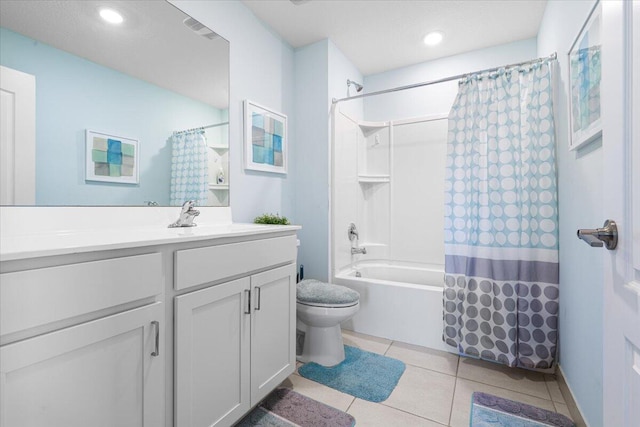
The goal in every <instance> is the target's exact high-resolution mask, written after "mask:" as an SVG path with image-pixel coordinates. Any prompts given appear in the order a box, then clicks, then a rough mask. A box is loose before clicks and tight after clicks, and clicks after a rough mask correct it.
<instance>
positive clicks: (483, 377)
mask: <svg viewBox="0 0 640 427" xmlns="http://www.w3.org/2000/svg"><path fill="white" fill-rule="evenodd" d="M458 378H465V379H468V380H472V381H476V382H479V383H484V384H488V385H493V386H496V387H501V388H506V389H508V390H513V391H517V392H520V393H526V394H530V395H532V396H536V397H540V398H542V399H547V400H551V396H550V394H549V390H548V389H547V385H546V384H545V379H544V375H543V374H541V373H538V372H533V371H527V370H525V369H518V368H510V367H508V366H505V365H500V364H497V363H491V362H486V361H484V360H476V359H470V358H466V357H461V358H460V363H459V364H458Z"/></svg>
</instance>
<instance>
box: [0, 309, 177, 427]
mask: <svg viewBox="0 0 640 427" xmlns="http://www.w3.org/2000/svg"><path fill="white" fill-rule="evenodd" d="M163 314H164V313H163V310H162V304H161V303H155V304H152V305H149V306H145V307H141V308H138V309H134V310H128V311H125V312H123V313H119V314H115V315H112V316H108V317H105V318H102V319H98V320H95V321H92V322H87V323H83V324H80V325H77V326H73V327H70V328H65V329H62V330H59V331H56V332H51V333H49V334H45V335H42V336H37V337H34V338H30V339H27V340H25V341H20V342H17V343H14V344H9V345H5V346H2V347H0V360H2V372H0V376H1V379H0V384H1V385H2V397H0V399H1V401H2V403H1V405H0V408H1V412H2V420H1V423H0V424H2V426H3V427H4V426H6V427H13V426H65V427H71V426H78V427H80V426H141V427H142V426H144V427H155V426H159V425H162V424H163V422H164V421H163V418H164V414H163V403H164V402H163V398H164V389H163V381H162V379H163V370H164V365H163V360H162V358H161V357H160V355H161V353H160V354H158V352H157V351H156V341H155V336H156V334H159V333H160V331H159V330H158V328H159V325H160V323H159V322H158V320H157V319H161V318H162V316H163ZM154 322H158V323H154ZM154 354H158V355H157V356H154Z"/></svg>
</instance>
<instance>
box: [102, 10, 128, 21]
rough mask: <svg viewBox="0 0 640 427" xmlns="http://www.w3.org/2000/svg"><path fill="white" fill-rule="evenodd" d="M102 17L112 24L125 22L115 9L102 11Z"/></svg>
mask: <svg viewBox="0 0 640 427" xmlns="http://www.w3.org/2000/svg"><path fill="white" fill-rule="evenodd" d="M100 17H101V18H102V19H104V20H105V21H107V22H108V23H110V24H122V21H124V18H122V15H120V14H119V13H118V12H116V11H115V10H113V9H102V10H100Z"/></svg>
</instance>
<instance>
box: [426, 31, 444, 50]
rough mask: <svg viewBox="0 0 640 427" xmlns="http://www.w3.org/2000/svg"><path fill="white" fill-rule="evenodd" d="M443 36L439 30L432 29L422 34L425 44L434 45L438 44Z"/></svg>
mask: <svg viewBox="0 0 640 427" xmlns="http://www.w3.org/2000/svg"><path fill="white" fill-rule="evenodd" d="M443 38H444V34H443V33H441V32H440V31H432V32H430V33H429V34H427V35H426V36H424V44H426V45H427V46H435V45H437V44H440V42H441V41H442V39H443Z"/></svg>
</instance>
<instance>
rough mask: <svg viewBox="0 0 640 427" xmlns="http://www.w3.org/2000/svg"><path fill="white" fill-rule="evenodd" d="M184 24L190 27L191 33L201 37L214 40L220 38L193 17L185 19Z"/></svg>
mask: <svg viewBox="0 0 640 427" xmlns="http://www.w3.org/2000/svg"><path fill="white" fill-rule="evenodd" d="M182 23H183V24H184V25H186V26H187V27H189V29H190V30H191V31H193V32H194V33H196V34H197V35H199V36H202V37H204V38H205V39H209V40H214V39H217V38H218V37H220V36H219V35H218V34H217V33H214V32H213V31H211V30H210V29H209V28H208V27H206V26H204V25H203V24H202V23H201V22H200V21H198V20H197V19H193V18H192V17H188V18H185V20H184V21H182Z"/></svg>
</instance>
